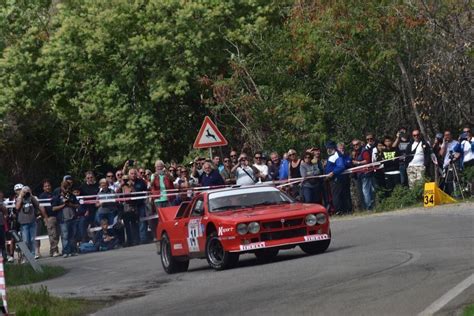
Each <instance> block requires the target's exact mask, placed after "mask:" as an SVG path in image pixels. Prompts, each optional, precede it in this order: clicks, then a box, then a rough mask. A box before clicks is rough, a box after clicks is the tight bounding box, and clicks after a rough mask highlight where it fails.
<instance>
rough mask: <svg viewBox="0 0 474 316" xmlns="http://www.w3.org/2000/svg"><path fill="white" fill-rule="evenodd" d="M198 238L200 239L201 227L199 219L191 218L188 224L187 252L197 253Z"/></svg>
mask: <svg viewBox="0 0 474 316" xmlns="http://www.w3.org/2000/svg"><path fill="white" fill-rule="evenodd" d="M199 237H202V226H201V219H200V218H192V219H190V220H189V224H188V248H189V252H199V251H200V249H199V239H198V238H199Z"/></svg>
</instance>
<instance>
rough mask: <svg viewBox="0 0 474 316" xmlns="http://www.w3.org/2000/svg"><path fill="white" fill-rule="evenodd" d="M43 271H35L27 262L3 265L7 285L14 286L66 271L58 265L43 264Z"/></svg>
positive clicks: (44, 278) (34, 281) (50, 277)
mask: <svg viewBox="0 0 474 316" xmlns="http://www.w3.org/2000/svg"><path fill="white" fill-rule="evenodd" d="M42 268H43V273H37V272H36V271H35V270H33V268H32V267H31V266H30V265H29V264H7V265H5V279H6V281H7V286H16V285H24V284H31V283H36V282H40V281H43V280H48V279H52V278H56V277H58V276H61V275H63V274H65V273H66V269H64V268H63V267H58V266H48V265H43V266H42Z"/></svg>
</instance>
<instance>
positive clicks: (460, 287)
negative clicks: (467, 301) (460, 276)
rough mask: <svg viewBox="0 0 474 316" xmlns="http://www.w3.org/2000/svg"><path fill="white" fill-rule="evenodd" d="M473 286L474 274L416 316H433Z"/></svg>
mask: <svg viewBox="0 0 474 316" xmlns="http://www.w3.org/2000/svg"><path fill="white" fill-rule="evenodd" d="M473 284H474V273H473V274H471V275H470V276H468V277H467V278H466V279H464V281H462V282H461V283H459V284H458V285H456V286H455V287H453V288H452V289H451V290H449V291H448V292H446V294H444V295H443V296H441V297H440V298H438V299H437V300H436V301H434V302H433V304H431V305H430V306H428V307H427V308H426V309H425V310H424V311H422V312H421V313H419V314H418V316H426V315H433V314H434V313H436V312H438V311H439V310H440V309H441V308H443V307H444V306H445V305H446V304H448V303H449V302H450V301H451V300H452V299H454V298H455V297H456V296H458V295H459V294H461V293H462V292H464V290H465V289H467V288H468V287H470V286H471V285H473Z"/></svg>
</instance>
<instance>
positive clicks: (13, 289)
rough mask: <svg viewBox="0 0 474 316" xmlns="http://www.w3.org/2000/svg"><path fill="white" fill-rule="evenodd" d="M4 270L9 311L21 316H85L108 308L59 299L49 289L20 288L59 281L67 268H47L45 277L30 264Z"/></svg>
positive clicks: (85, 302) (43, 287)
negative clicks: (58, 278) (43, 282)
mask: <svg viewBox="0 0 474 316" xmlns="http://www.w3.org/2000/svg"><path fill="white" fill-rule="evenodd" d="M4 267H5V281H6V283H7V296H8V311H9V312H10V313H15V315H17V316H21V315H25V316H26V315H35V316H43V315H44V316H46V315H52V316H54V315H58V316H59V315H61V316H62V315H64V316H75V315H84V314H88V313H92V312H94V311H97V310H98V309H100V308H101V307H103V305H104V304H103V303H101V302H99V301H88V300H83V299H72V298H60V297H55V296H52V295H51V294H50V293H49V292H48V289H47V288H46V287H45V286H41V287H40V288H39V289H33V288H19V287H17V286H18V285H25V284H31V283H36V282H40V281H44V280H48V279H52V278H55V277H59V276H61V275H63V274H65V273H66V269H64V268H63V267H58V266H49V265H43V266H42V268H43V273H37V272H35V270H33V268H32V267H31V266H30V265H27V264H21V265H20V264H7V265H5V266H4Z"/></svg>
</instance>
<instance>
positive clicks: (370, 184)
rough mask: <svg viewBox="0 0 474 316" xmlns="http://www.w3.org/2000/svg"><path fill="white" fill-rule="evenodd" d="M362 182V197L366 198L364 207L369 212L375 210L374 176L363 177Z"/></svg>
mask: <svg viewBox="0 0 474 316" xmlns="http://www.w3.org/2000/svg"><path fill="white" fill-rule="evenodd" d="M361 181H362V195H363V196H364V206H365V208H366V209H367V210H372V209H373V208H374V199H375V196H374V195H375V188H374V177H373V175H367V174H365V175H363V176H362V177H361Z"/></svg>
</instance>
